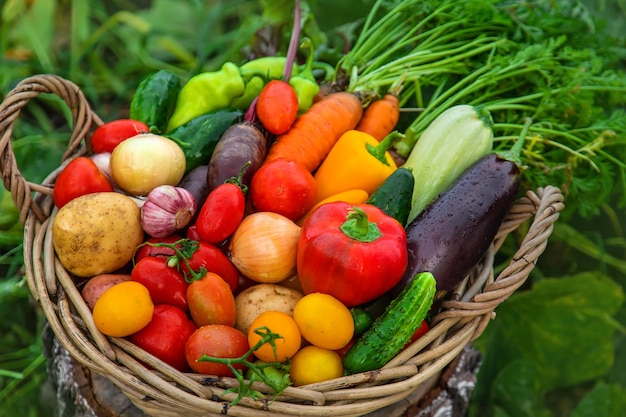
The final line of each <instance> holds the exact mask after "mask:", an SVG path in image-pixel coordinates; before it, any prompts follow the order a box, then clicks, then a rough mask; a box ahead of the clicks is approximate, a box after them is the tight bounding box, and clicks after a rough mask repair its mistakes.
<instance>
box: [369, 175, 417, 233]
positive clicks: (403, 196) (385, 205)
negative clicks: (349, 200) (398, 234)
mask: <svg viewBox="0 0 626 417" xmlns="http://www.w3.org/2000/svg"><path fill="white" fill-rule="evenodd" d="M414 184H415V179H414V177H413V174H412V173H411V170H410V169H407V168H402V167H400V168H398V169H396V170H395V171H393V172H392V173H391V175H390V176H388V177H387V179H386V180H385V181H384V182H383V183H382V184H381V185H380V186H379V187H378V188H377V189H376V191H374V193H373V194H372V195H371V196H370V197H369V198H368V199H367V201H366V203H368V204H371V205H373V206H376V207H378V208H379V209H381V210H382V211H384V212H385V214H388V215H389V216H391V217H393V218H394V219H396V220H397V221H399V222H400V224H402V225H403V226H404V225H405V224H406V221H407V219H408V217H409V211H410V210H411V196H412V195H413V186H414Z"/></svg>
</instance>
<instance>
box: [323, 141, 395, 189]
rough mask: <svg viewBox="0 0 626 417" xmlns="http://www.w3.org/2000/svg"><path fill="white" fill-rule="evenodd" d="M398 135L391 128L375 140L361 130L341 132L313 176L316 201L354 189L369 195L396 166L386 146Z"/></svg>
mask: <svg viewBox="0 0 626 417" xmlns="http://www.w3.org/2000/svg"><path fill="white" fill-rule="evenodd" d="M402 136H403V135H402V134H401V133H399V132H392V133H391V134H389V135H388V136H387V137H386V138H385V139H383V140H382V141H381V142H380V143H379V142H378V141H377V140H376V139H375V138H374V137H373V136H371V135H369V134H367V133H364V132H359V131H357V130H349V131H347V132H346V133H344V134H343V135H342V136H341V137H340V138H339V140H338V141H337V143H335V145H334V146H333V147H332V149H331V150H330V152H329V153H328V155H327V156H326V158H325V159H324V161H323V162H322V164H321V165H320V167H319V168H318V169H317V171H316V172H315V175H314V176H313V177H314V178H315V182H316V183H317V201H321V200H323V199H325V198H326V197H329V196H331V195H333V194H337V193H340V192H342V191H347V190H354V189H360V190H365V191H366V192H367V193H368V194H369V195H371V194H372V193H373V192H374V191H376V189H377V188H378V187H379V186H380V185H381V184H382V183H383V181H385V179H387V177H388V176H389V175H391V173H392V172H394V171H395V170H396V169H397V166H396V163H395V162H394V161H393V158H392V157H391V155H390V154H389V152H388V151H387V149H389V146H391V144H392V143H393V142H395V141H396V140H397V139H399V138H401V137H402Z"/></svg>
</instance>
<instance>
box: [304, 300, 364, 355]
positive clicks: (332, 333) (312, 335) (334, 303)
mask: <svg viewBox="0 0 626 417" xmlns="http://www.w3.org/2000/svg"><path fill="white" fill-rule="evenodd" d="M293 319H294V320H295V321H296V324H297V325H298V328H299V329H300V333H302V336H303V337H304V338H305V339H306V340H307V341H309V342H310V343H311V344H313V345H315V346H318V347H321V348H324V349H331V350H336V349H341V348H342V347H344V346H345V345H347V344H348V342H350V340H351V339H352V336H354V320H353V318H352V313H350V310H349V309H348V307H346V306H345V305H343V304H342V303H341V302H340V301H339V300H337V299H336V298H335V297H333V296H332V295H329V294H323V293H321V292H315V293H311V294H307V295H305V296H304V297H302V298H301V299H299V300H298V302H297V303H296V305H295V307H294V309H293Z"/></svg>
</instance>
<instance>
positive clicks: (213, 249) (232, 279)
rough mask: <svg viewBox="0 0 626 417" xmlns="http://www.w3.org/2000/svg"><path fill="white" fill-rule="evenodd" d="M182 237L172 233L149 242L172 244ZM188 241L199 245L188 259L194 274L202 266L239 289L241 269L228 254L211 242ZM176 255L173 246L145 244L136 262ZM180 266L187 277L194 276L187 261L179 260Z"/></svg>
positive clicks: (136, 256) (197, 272)
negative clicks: (146, 258)
mask: <svg viewBox="0 0 626 417" xmlns="http://www.w3.org/2000/svg"><path fill="white" fill-rule="evenodd" d="M180 239H182V238H181V237H180V236H178V235H171V236H168V237H165V238H160V239H158V238H150V239H148V240H147V242H149V243H156V244H158V243H166V244H172V243H174V242H177V241H179V240H180ZM188 242H191V243H193V242H195V243H196V244H197V245H198V247H197V248H196V250H195V252H194V253H193V254H192V256H191V258H190V259H189V260H188V262H189V266H190V267H191V269H192V270H193V271H194V274H196V275H199V274H200V273H201V269H202V268H204V269H205V270H206V271H208V272H214V273H216V274H217V275H219V276H220V277H222V279H223V280H224V281H226V282H227V283H228V285H229V286H230V288H231V291H233V292H235V291H236V290H237V285H238V284H239V271H237V268H235V266H234V265H233V263H232V262H231V260H230V259H229V258H228V256H226V254H225V253H224V252H222V250H221V249H219V248H218V247H217V246H215V245H212V244H210V243H207V242H201V241H194V240H188ZM179 248H180V246H179ZM174 255H175V253H174V250H173V249H172V248H168V247H158V246H152V245H145V246H142V247H141V248H139V250H137V253H136V254H135V262H139V261H140V260H141V259H143V258H145V257H148V256H150V257H154V256H158V257H164V258H168V259H169V258H170V257H172V256H174ZM178 266H179V268H180V270H181V271H182V272H183V273H186V274H187V277H186V278H187V279H190V278H191V279H192V277H190V275H191V274H189V273H188V271H189V268H187V265H186V264H185V262H183V261H182V260H178Z"/></svg>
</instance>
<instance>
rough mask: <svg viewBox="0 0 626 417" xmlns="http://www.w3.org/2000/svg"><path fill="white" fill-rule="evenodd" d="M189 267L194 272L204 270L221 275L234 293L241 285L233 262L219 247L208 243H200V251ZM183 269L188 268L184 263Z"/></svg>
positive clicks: (193, 257) (192, 258) (194, 255)
mask: <svg viewBox="0 0 626 417" xmlns="http://www.w3.org/2000/svg"><path fill="white" fill-rule="evenodd" d="M189 266H191V269H193V270H194V271H199V270H200V268H204V269H206V270H207V272H213V273H215V274H217V275H219V276H220V277H221V278H222V279H223V280H224V281H226V283H227V284H228V286H229V287H230V289H231V291H232V292H235V291H236V290H237V285H238V284H239V271H237V268H235V265H233V263H232V262H231V260H230V259H229V258H228V256H226V254H225V253H224V252H222V251H221V250H220V249H219V248H218V247H217V246H215V245H212V244H210V243H207V242H201V241H199V242H198V249H197V250H196V251H195V252H194V253H193V255H192V257H191V259H190V260H189ZM181 268H182V270H183V272H184V271H187V270H188V269H187V266H186V265H185V264H184V263H183V264H181Z"/></svg>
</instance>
